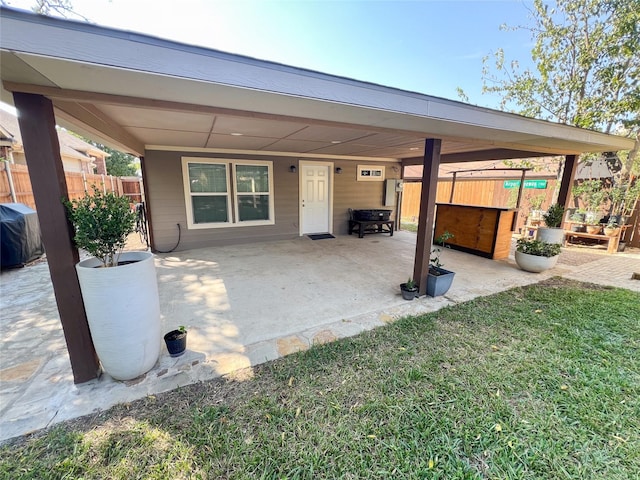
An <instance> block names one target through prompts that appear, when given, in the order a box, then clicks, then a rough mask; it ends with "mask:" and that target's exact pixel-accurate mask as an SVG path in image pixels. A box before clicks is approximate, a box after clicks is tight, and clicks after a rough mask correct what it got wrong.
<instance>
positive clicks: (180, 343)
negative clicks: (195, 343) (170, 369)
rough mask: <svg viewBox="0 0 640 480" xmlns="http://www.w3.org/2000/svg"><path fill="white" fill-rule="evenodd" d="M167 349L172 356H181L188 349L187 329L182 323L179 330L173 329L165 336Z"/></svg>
mask: <svg viewBox="0 0 640 480" xmlns="http://www.w3.org/2000/svg"><path fill="white" fill-rule="evenodd" d="M164 343H165V344H166V345H167V351H168V352H169V355H170V356H172V357H179V356H180V355H182V354H183V353H184V352H185V350H186V349H187V329H186V328H185V327H184V325H180V327H178V329H177V330H171V331H170V332H169V333H167V334H166V335H165V336H164Z"/></svg>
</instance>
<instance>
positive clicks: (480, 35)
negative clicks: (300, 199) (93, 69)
mask: <svg viewBox="0 0 640 480" xmlns="http://www.w3.org/2000/svg"><path fill="white" fill-rule="evenodd" d="M5 2H6V3H7V4H9V5H10V6H14V7H16V8H24V9H29V8H30V7H31V6H32V5H33V4H34V3H35V1H34V0H5ZM71 3H72V4H73V6H74V7H75V9H76V10H77V11H78V12H80V13H82V14H83V15H85V16H86V17H87V18H89V19H90V20H91V21H93V22H95V23H97V24H99V25H103V26H109V27H115V28H120V29H124V30H133V31H137V32H142V33H147V34H150V35H154V36H158V37H162V38H168V39H172V40H177V41H180V42H184V43H190V44H195V45H201V46H205V47H210V48H215V49H219V50H223V51H227V52H232V53H238V54H242V55H248V56H251V57H255V58H259V59H264V60H271V61H275V62H279V63H284V64H287V65H292V66H296V67H303V68H308V69H312V70H317V71H321V72H325V73H330V74H335V75H340V76H345V77H349V78H354V79H357V80H364V81H368V82H372V83H377V84H382V85H387V86H391V87H397V88H401V89H405V90H411V91H416V92H421V93H427V94H430V95H435V96H439V97H445V98H451V99H454V100H458V99H459V98H458V96H457V93H456V87H461V88H462V89H463V90H464V91H465V92H466V93H467V95H468V96H469V101H470V103H474V104H478V105H483V106H488V107H493V108H497V103H498V102H497V99H496V98H491V97H489V96H487V95H482V94H481V88H482V80H481V69H482V57H483V56H484V55H487V54H489V53H490V52H493V51H495V50H496V49H498V48H503V49H504V50H505V53H506V57H507V58H508V59H516V60H518V61H519V62H520V64H521V65H526V64H528V63H529V62H530V51H531V47H532V40H531V37H530V34H529V33H528V32H526V31H508V32H505V31H501V30H500V25H501V24H503V23H506V24H508V25H510V26H516V25H523V24H526V23H527V15H528V14H529V11H528V9H527V6H530V4H531V2H530V1H528V0H527V1H521V0H501V1H486V0H483V1H479V0H469V1H457V0H449V1H426V0H421V1H393V0H392V1H389V0H387V1H377V0H325V1H311V0H290V1H285V0H280V1H274V0H71Z"/></svg>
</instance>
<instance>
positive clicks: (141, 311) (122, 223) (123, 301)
mask: <svg viewBox="0 0 640 480" xmlns="http://www.w3.org/2000/svg"><path fill="white" fill-rule="evenodd" d="M64 203H65V206H66V208H67V212H68V216H69V219H70V221H71V223H72V224H73V227H74V230H75V236H74V241H75V243H76V245H77V246H78V248H81V249H83V250H86V251H87V252H88V253H89V254H91V255H93V258H90V259H87V260H83V261H81V262H80V263H78V264H77V265H76V271H77V274H78V280H79V283H80V290H81V293H82V300H83V302H84V306H85V311H86V313H87V321H88V323H89V330H90V332H91V337H92V339H93V343H94V346H95V349H96V353H97V354H98V358H99V359H100V362H101V364H102V368H103V370H104V371H105V372H107V373H108V374H109V375H111V376H112V377H113V378H115V379H117V380H129V379H132V378H135V377H138V376H140V375H142V374H143V373H145V372H147V371H148V370H150V369H151V368H152V367H153V366H154V365H155V363H156V362H157V360H158V357H159V355H160V346H161V333H160V302H159V297H158V284H157V281H156V271H155V265H154V261H153V255H152V254H151V253H150V252H125V253H123V252H122V250H123V249H124V246H125V243H126V240H127V236H128V235H129V234H130V233H131V232H133V230H134V225H135V213H133V212H132V211H131V208H130V206H129V202H128V200H127V198H125V197H120V196H118V195H115V194H114V193H103V192H101V191H100V190H99V189H98V188H96V187H94V189H93V194H92V195H86V196H85V197H83V198H81V199H78V200H74V201H71V202H70V201H68V200H66V201H65V202H64Z"/></svg>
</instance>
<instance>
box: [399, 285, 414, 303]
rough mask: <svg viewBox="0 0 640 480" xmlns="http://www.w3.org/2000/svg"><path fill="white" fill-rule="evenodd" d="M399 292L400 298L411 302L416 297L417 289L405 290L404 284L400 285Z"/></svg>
mask: <svg viewBox="0 0 640 480" xmlns="http://www.w3.org/2000/svg"><path fill="white" fill-rule="evenodd" d="M400 292H402V298H404V299H405V300H413V299H414V298H416V297H417V296H418V287H413V288H407V284H406V283H401V284H400Z"/></svg>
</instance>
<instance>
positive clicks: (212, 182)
mask: <svg viewBox="0 0 640 480" xmlns="http://www.w3.org/2000/svg"><path fill="white" fill-rule="evenodd" d="M189 186H190V188H191V192H193V193H199V192H216V193H225V192H226V191H227V166H226V165H216V164H207V163H190V164H189Z"/></svg>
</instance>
